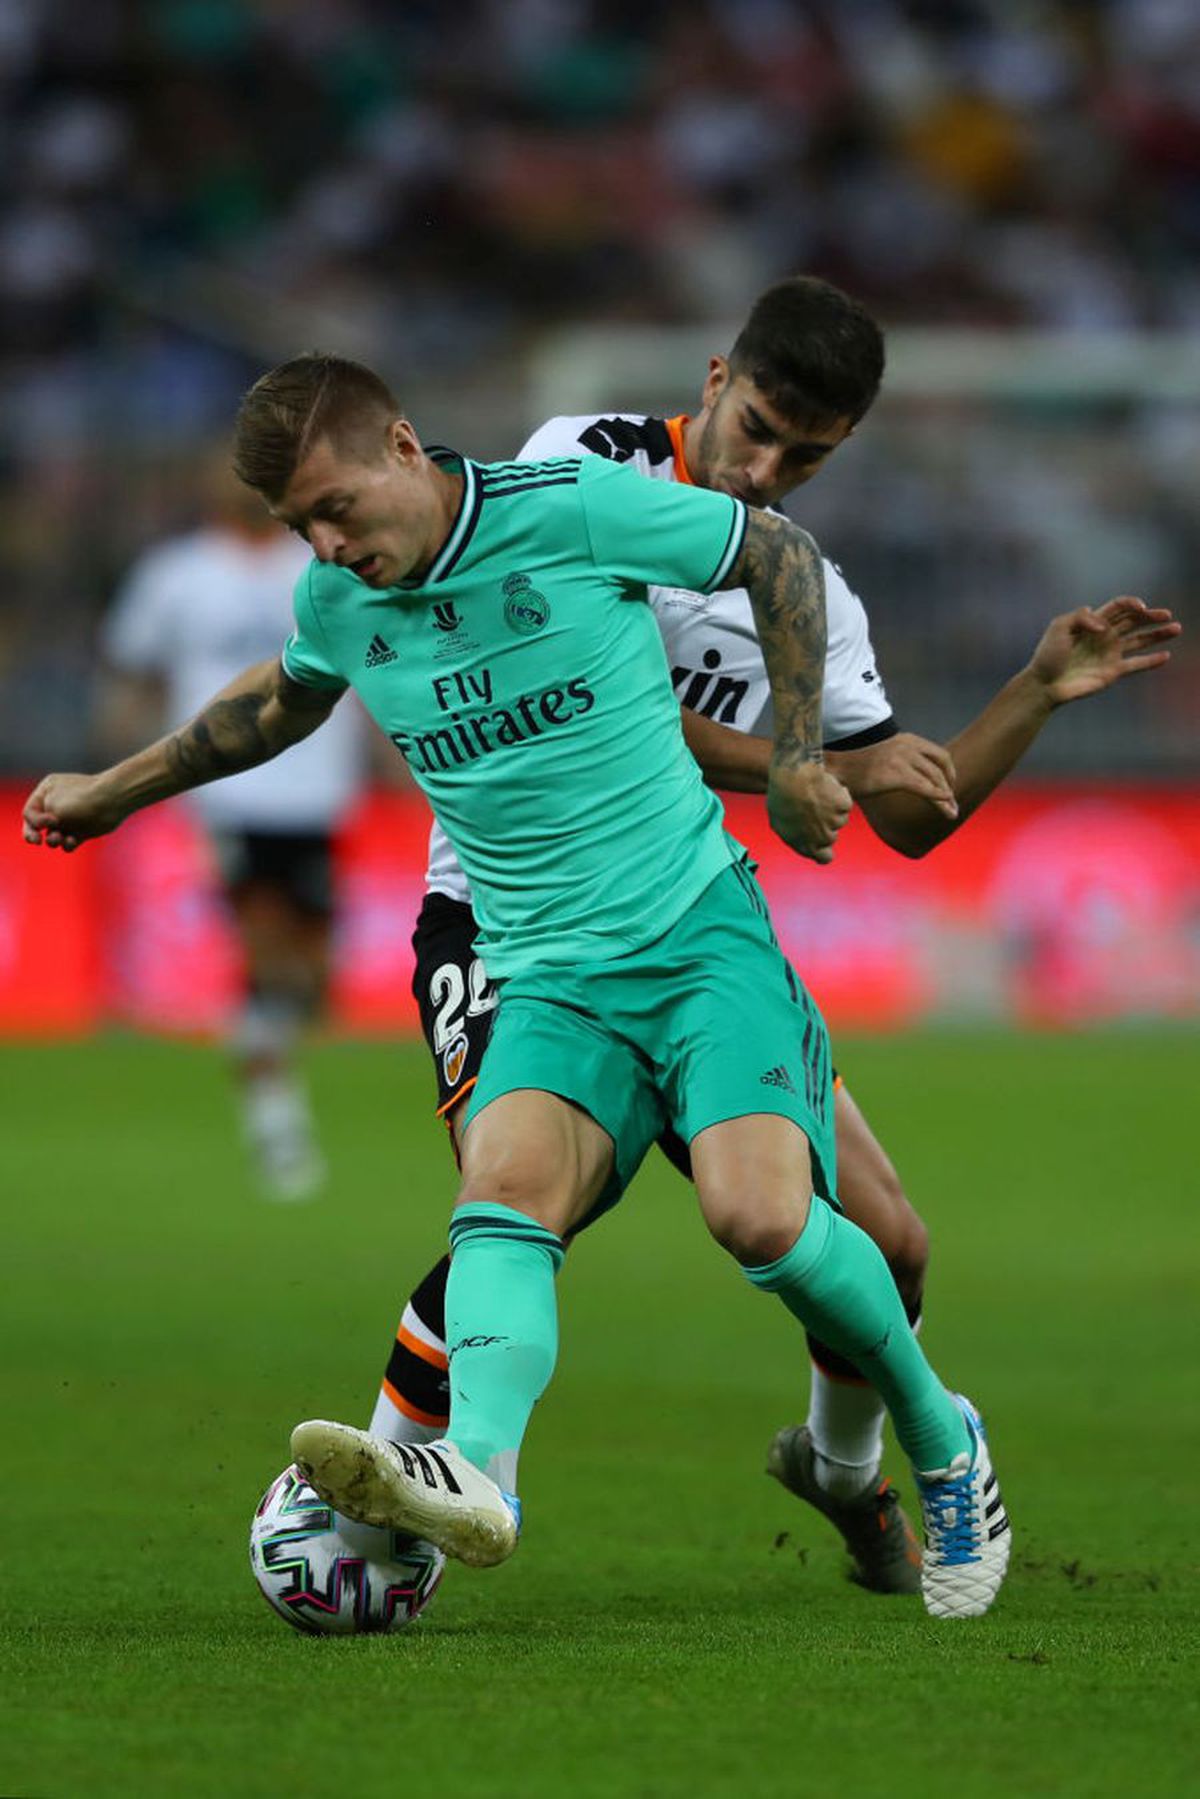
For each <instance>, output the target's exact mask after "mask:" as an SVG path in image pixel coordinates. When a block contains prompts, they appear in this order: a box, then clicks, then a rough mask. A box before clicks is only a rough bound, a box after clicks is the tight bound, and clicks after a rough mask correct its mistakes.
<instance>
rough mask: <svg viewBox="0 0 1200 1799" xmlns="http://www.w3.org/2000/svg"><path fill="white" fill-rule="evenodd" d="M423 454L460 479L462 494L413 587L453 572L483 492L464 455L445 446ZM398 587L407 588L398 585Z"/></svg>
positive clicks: (430, 447) (429, 584)
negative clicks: (446, 529) (438, 544)
mask: <svg viewBox="0 0 1200 1799" xmlns="http://www.w3.org/2000/svg"><path fill="white" fill-rule="evenodd" d="M425 454H426V455H427V456H428V457H429V460H430V461H431V462H436V463H437V465H438V467H439V468H444V469H446V470H447V471H448V472H450V473H452V474H459V475H461V476H462V478H463V490H462V495H461V497H460V499H459V502H458V511H457V512H456V513H455V515H454V522H453V524H452V525H451V526H450V531H449V535H448V536H447V538H446V541H445V543H444V544H443V545H442V547H441V549H440V550H439V551H438V553H437V555H436V556H435V557H434V559H433V561H432V563H431V564H430V566H429V568H428V570H427V572H426V573H425V574H424V575H423V576H422V578H421V579H420V581H415V582H413V583H412V585H413V586H414V587H432V586H434V585H435V584H436V583H437V582H439V581H444V580H446V578H447V577H448V576H449V575H450V574H451V573H452V572H453V570H454V568H455V567H456V565H457V563H458V560H459V558H460V557H461V555H462V553H463V551H464V550H465V549H466V547H467V545H468V543H469V542H470V541H471V535H472V533H473V532H474V530H475V525H476V523H477V521H478V518H479V508H480V506H481V505H482V504H483V490H482V488H481V487H480V483H479V473H478V470H477V469H476V467H475V464H474V463H473V462H471V461H469V460H468V458H467V457H466V456H460V455H459V453H458V451H457V450H450V449H447V448H446V446H445V444H430V445H427V446H426V450H425ZM401 585H402V586H407V585H409V584H408V583H407V582H402V583H401Z"/></svg>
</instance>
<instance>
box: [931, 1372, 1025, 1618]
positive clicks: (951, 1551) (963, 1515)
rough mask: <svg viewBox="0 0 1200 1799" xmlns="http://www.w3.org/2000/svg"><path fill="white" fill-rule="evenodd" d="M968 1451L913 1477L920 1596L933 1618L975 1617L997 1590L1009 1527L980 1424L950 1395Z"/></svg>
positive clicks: (966, 1405) (964, 1404)
mask: <svg viewBox="0 0 1200 1799" xmlns="http://www.w3.org/2000/svg"><path fill="white" fill-rule="evenodd" d="M954 1398H955V1402H956V1404H957V1405H959V1406H960V1407H961V1408H962V1413H963V1416H964V1418H965V1419H966V1421H967V1429H968V1431H969V1432H970V1435H971V1447H970V1449H969V1450H963V1452H962V1453H961V1455H956V1456H955V1458H954V1460H953V1461H952V1462H951V1464H950V1466H949V1467H948V1468H935V1469H931V1470H930V1471H929V1472H928V1473H918V1474H917V1490H918V1492H919V1493H920V1496H921V1513H922V1517H923V1519H924V1523H925V1553H924V1555H923V1556H922V1558H921V1597H922V1599H923V1600H924V1601H925V1610H926V1611H927V1612H928V1613H929V1615H930V1616H931V1617H933V1618H981V1617H982V1616H983V1614H984V1612H986V1611H987V1609H988V1607H989V1606H990V1605H991V1603H992V1600H993V1599H994V1598H995V1597H996V1594H997V1593H998V1592H999V1590H1000V1583H1001V1581H1002V1580H1003V1579H1004V1573H1005V1570H1006V1568H1007V1567H1008V1556H1009V1551H1010V1549H1011V1548H1012V1528H1011V1526H1010V1524H1009V1522H1008V1513H1007V1512H1006V1511H1005V1509H1004V1501H1003V1500H1002V1499H1001V1497H1000V1487H999V1485H998V1483H997V1480H996V1476H995V1474H994V1473H993V1471H992V1461H991V1457H990V1456H989V1455H988V1446H987V1436H986V1435H985V1433H984V1428H983V1420H982V1418H981V1417H980V1416H979V1413H978V1412H977V1411H976V1410H975V1407H974V1406H973V1405H972V1404H971V1402H970V1400H969V1399H964V1398H963V1396H962V1394H961V1393H956V1394H955V1395H954Z"/></svg>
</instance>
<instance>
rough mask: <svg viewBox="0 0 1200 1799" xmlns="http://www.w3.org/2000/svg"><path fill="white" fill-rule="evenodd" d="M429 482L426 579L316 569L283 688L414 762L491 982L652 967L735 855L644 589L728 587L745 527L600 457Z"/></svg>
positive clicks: (704, 499) (452, 468) (453, 466)
mask: <svg viewBox="0 0 1200 1799" xmlns="http://www.w3.org/2000/svg"><path fill="white" fill-rule="evenodd" d="M437 460H438V461H439V464H440V465H441V466H442V467H443V468H445V469H447V470H448V471H449V472H452V473H455V474H457V475H459V476H460V477H461V479H462V483H463V490H462V496H461V501H460V504H459V508H458V512H457V514H456V516H455V519H454V522H453V524H452V526H451V529H450V532H449V534H448V536H447V538H446V542H445V543H444V544H443V546H442V548H441V549H440V551H439V552H438V555H437V556H436V558H435V560H434V562H433V565H432V567H431V568H430V569H429V570H428V571H427V573H426V574H425V575H424V576H423V578H422V579H421V580H420V581H419V582H416V581H414V582H406V583H404V584H402V585H400V586H397V587H393V588H389V589H385V590H381V591H376V590H375V589H373V588H370V587H368V586H367V585H366V584H365V583H364V582H362V581H360V580H359V579H358V577H357V576H355V575H353V574H352V573H350V571H349V570H347V569H343V568H337V567H334V566H332V565H330V564H321V563H317V562H313V563H312V564H310V566H309V569H308V570H307V572H306V574H305V575H304V576H302V578H301V580H300V581H299V583H298V584H297V588H296V594H295V611H296V628H295V631H294V632H293V633H292V635H291V637H290V638H289V639H288V642H287V645H286V646H285V649H284V666H285V668H286V670H287V673H288V674H289V676H291V678H292V679H293V680H296V681H301V682H308V683H310V684H311V685H313V686H316V687H320V688H324V689H326V690H331V689H336V688H338V687H341V686H345V685H352V686H353V687H354V688H355V690H356V691H357V693H358V694H359V695H360V697H361V699H362V701H363V703H364V705H365V706H366V707H367V710H368V711H369V712H370V713H371V714H372V715H373V717H374V718H375V719H376V720H377V722H378V723H379V725H380V726H381V728H382V729H383V730H384V731H385V732H386V734H387V735H388V736H389V737H390V738H391V740H392V742H393V743H394V744H395V745H396V748H397V750H398V751H399V752H400V754H401V755H403V756H404V758H405V761H406V762H407V764H408V767H409V769H410V770H411V772H412V775H413V778H414V779H415V780H416V781H417V783H418V784H419V785H420V787H421V788H422V789H423V790H424V792H425V794H426V795H427V797H428V799H429V801H430V803H431V805H432V806H433V808H434V810H435V812H436V813H437V815H438V818H439V819H440V821H441V823H442V826H443V828H444V829H445V831H446V834H447V835H448V837H449V838H450V841H451V843H452V844H453V845H454V847H455V850H456V851H457V853H458V856H459V859H460V861H461V862H462V865H463V868H464V869H465V871H466V873H467V876H468V879H469V880H470V882H471V888H472V892H473V895H474V899H475V910H476V915H477V917H478V919H479V923H480V938H479V948H480V951H481V953H482V955H483V956H484V959H485V961H486V962H487V966H488V970H489V973H491V974H492V975H493V977H494V978H496V979H501V980H502V979H504V978H506V977H508V976H510V975H513V974H516V973H519V972H525V971H527V970H529V969H532V968H535V967H543V966H546V965H548V964H549V965H553V964H571V963H576V962H579V961H586V960H591V959H607V958H608V957H612V956H618V955H622V954H624V953H626V952H628V951H630V950H633V949H640V948H643V947H644V946H645V945H647V944H649V943H652V942H653V941H654V940H655V939H656V938H657V937H659V936H661V935H662V934H663V932H664V931H666V930H668V929H669V928H670V926H671V925H672V924H673V923H674V922H675V920H676V919H677V918H679V917H681V916H682V914H683V912H684V911H685V910H686V909H687V908H688V906H690V905H691V904H692V902H693V901H694V900H695V899H696V898H697V897H698V896H699V894H700V893H701V892H703V890H704V888H705V887H706V886H707V885H708V883H709V882H710V881H711V880H713V878H714V877H715V876H716V875H717V874H719V873H720V872H721V870H722V869H723V868H725V867H727V866H728V865H729V863H730V861H731V860H733V858H734V857H735V856H736V854H737V853H738V852H737V849H736V846H731V844H730V841H729V839H728V838H727V837H726V834H725V831H724V829H723V824H722V813H721V807H720V803H719V801H718V800H717V798H716V796H715V795H714V794H713V793H712V792H711V791H710V790H709V789H708V788H707V787H705V785H704V783H703V781H702V780H701V778H700V771H699V769H698V768H697V766H696V764H695V762H694V761H693V759H692V757H691V755H690V754H689V752H688V750H687V747H686V745H685V744H684V741H683V732H682V727H681V722H680V713H679V706H678V703H677V701H676V699H675V696H674V694H673V692H672V689H671V681H670V674H669V671H668V667H667V661H666V655H665V652H664V649H663V643H662V638H661V636H660V634H659V631H658V627H657V625H656V624H655V622H654V619H653V617H652V615H651V612H650V608H649V606H648V605H647V604H646V589H647V586H648V585H650V584H654V585H657V586H665V587H679V588H682V589H684V590H687V591H690V592H694V593H695V592H703V593H707V592H712V591H714V590H715V589H717V588H719V587H721V586H722V585H723V584H725V583H726V582H727V580H728V574H729V570H730V568H731V566H732V564H733V562H734V560H735V559H736V557H737V554H738V551H739V549H740V547H741V543H742V539H743V536H744V533H745V528H746V508H745V506H744V505H743V504H742V502H741V501H740V500H736V499H733V498H731V497H730V496H729V495H727V494H718V493H711V492H709V491H707V490H706V489H702V488H693V487H684V486H681V485H678V484H676V483H667V482H658V481H646V480H645V479H644V478H643V477H642V476H641V475H639V474H638V472H637V471H636V470H635V469H633V468H630V467H629V466H627V465H624V464H619V463H611V462H607V461H605V460H604V459H603V458H601V457H596V456H585V457H583V458H581V459H579V460H578V461H576V460H574V459H568V460H563V459H559V460H556V461H553V462H548V463H519V464H514V463H499V464H492V465H477V464H474V463H471V462H469V461H467V460H465V459H463V458H457V457H453V455H452V453H451V452H448V451H440V450H439V451H438V452H437ZM380 640H382V642H383V643H384V644H386V646H387V648H388V650H389V651H390V652H394V653H393V654H391V655H389V656H384V655H383V654H381V653H380V651H379V647H378V645H379V641H380Z"/></svg>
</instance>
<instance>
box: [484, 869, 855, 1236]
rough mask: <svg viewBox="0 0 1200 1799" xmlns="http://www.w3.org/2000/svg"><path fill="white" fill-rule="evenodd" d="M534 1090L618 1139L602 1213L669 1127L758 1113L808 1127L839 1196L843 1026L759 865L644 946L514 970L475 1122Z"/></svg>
mask: <svg viewBox="0 0 1200 1799" xmlns="http://www.w3.org/2000/svg"><path fill="white" fill-rule="evenodd" d="M529 1087H532V1088H535V1089H538V1090H540V1091H542V1092H546V1093H554V1094H557V1095H558V1096H559V1097H560V1098H561V1099H565V1100H569V1101H570V1102H571V1103H572V1104H574V1105H577V1106H580V1107H582V1108H583V1110H584V1111H585V1112H588V1113H590V1114H591V1116H592V1117H593V1118H594V1119H595V1120H596V1122H597V1124H599V1125H600V1126H601V1128H602V1129H603V1130H605V1131H607V1133H608V1135H609V1136H610V1137H611V1138H612V1141H613V1148H614V1155H615V1169H614V1178H613V1180H612V1181H611V1182H610V1184H609V1188H608V1190H607V1191H606V1192H605V1194H604V1195H603V1197H602V1199H601V1201H600V1204H599V1206H598V1207H597V1212H599V1211H602V1210H604V1209H605V1208H607V1207H608V1206H610V1205H612V1204H614V1203H615V1201H616V1200H617V1199H619V1198H620V1196H621V1194H622V1192H623V1191H624V1189H625V1188H626V1187H627V1186H628V1184H629V1182H630V1181H631V1180H632V1179H633V1176H634V1175H635V1174H636V1173H637V1170H638V1168H639V1166H640V1165H641V1162H642V1159H643V1157H644V1156H645V1154H646V1151H647V1150H648V1149H649V1148H650V1145H651V1144H652V1143H654V1142H655V1140H656V1139H657V1138H658V1137H659V1136H661V1134H662V1132H663V1130H664V1128H665V1127H667V1126H668V1125H669V1126H672V1127H673V1128H674V1129H675V1131H677V1132H678V1134H679V1136H680V1137H682V1138H683V1140H684V1142H685V1143H690V1142H691V1140H692V1138H693V1137H695V1136H696V1135H697V1133H698V1132H700V1131H702V1130H705V1129H706V1128H707V1127H708V1126H709V1125H710V1124H721V1123H723V1122H724V1121H725V1120H726V1119H730V1118H742V1117H745V1116H746V1115H747V1114H748V1113H752V1112H771V1113H775V1114H777V1115H779V1116H781V1117H784V1118H790V1119H792V1120H793V1122H794V1123H795V1124H797V1125H799V1127H800V1129H801V1130H802V1131H803V1132H804V1135H805V1136H806V1137H807V1138H808V1142H809V1147H810V1150H811V1152H812V1161H813V1182H814V1185H815V1187H816V1190H817V1192H818V1193H820V1194H821V1195H823V1197H825V1198H827V1199H830V1200H832V1201H833V1202H834V1204H836V1203H837V1201H836V1160H835V1155H834V1138H833V1088H832V1078H831V1064H830V1054H829V1037H828V1034H827V1032H826V1030H825V1025H824V1021H823V1020H822V1018H821V1015H820V1013H819V1012H818V1011H817V1008H816V1006H815V1005H814V1004H813V1001H812V999H811V998H810V997H809V994H808V992H807V990H806V989H805V987H804V984H803V983H802V981H801V980H800V978H799V976H798V975H797V974H796V973H795V971H794V970H793V969H792V967H791V965H790V964H789V963H788V961H787V959H786V957H785V956H784V955H783V952H782V951H781V949H780V948H779V945H778V943H777V942H776V941H775V933H774V931H773V930H772V928H771V921H770V917H769V915H768V913H767V905H766V901H765V900H764V898H763V896H762V891H761V889H760V888H759V885H758V882H757V881H756V880H755V879H754V876H753V874H752V873H751V871H750V868H749V867H748V866H747V865H746V864H745V863H735V864H733V865H732V866H731V867H729V868H726V869H724V870H723V871H722V872H721V873H720V874H719V875H718V876H717V877H716V878H715V880H713V881H712V882H710V884H709V885H708V887H706V888H705V890H704V892H703V893H702V894H701V895H700V897H699V899H698V900H696V901H695V903H694V904H693V905H692V906H690V907H689V908H688V910H687V911H686V912H685V913H684V914H683V917H682V918H680V919H678V920H677V921H676V923H675V924H673V925H672V926H671V928H670V930H669V931H667V932H665V933H664V934H663V936H661V937H659V938H658V939H657V940H656V941H655V942H654V943H651V944H648V945H647V946H646V947H645V948H644V949H640V950H637V951H635V952H633V953H632V954H629V955H623V956H617V957H613V958H611V959H610V960H606V961H602V962H582V963H575V964H572V965H571V966H569V967H562V968H555V967H547V968H545V969H542V970H539V971H537V972H536V973H532V974H524V975H515V976H513V977H512V978H511V979H510V980H507V981H505V982H504V984H503V986H502V988H501V990H500V1005H499V1009H498V1010H497V1013H496V1018H495V1023H494V1025H493V1028H492V1034H491V1037H490V1039H489V1041H488V1046H487V1050H486V1052H485V1054H484V1058H483V1065H482V1067H481V1069H480V1072H479V1079H478V1081H477V1082H476V1084H475V1088H474V1090H473V1092H472V1094H471V1098H470V1102H469V1105H468V1108H467V1117H466V1122H467V1123H468V1124H469V1123H470V1121H471V1119H472V1118H474V1117H475V1115H476V1114H477V1113H478V1112H481V1111H482V1110H483V1108H484V1107H485V1106H487V1105H490V1104H491V1102H492V1100H494V1099H498V1098H499V1097H500V1095H501V1094H504V1093H511V1092H513V1091H515V1090H516V1089H518V1088H529ZM594 1215H595V1214H593V1216H594Z"/></svg>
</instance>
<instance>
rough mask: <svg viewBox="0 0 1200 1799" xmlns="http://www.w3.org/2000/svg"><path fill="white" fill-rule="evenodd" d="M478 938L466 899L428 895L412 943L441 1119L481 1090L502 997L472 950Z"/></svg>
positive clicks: (415, 987) (418, 998)
mask: <svg viewBox="0 0 1200 1799" xmlns="http://www.w3.org/2000/svg"><path fill="white" fill-rule="evenodd" d="M478 933H479V926H478V925H477V924H476V922H475V914H474V912H473V911H472V910H471V908H470V906H469V905H468V904H467V903H466V901H465V900H456V899H451V898H450V896H449V894H447V893H427V894H426V895H425V900H424V904H423V905H422V907H421V910H420V912H419V913H418V915H417V928H416V930H415V931H414V932H413V940H412V943H413V952H414V954H415V956H416V959H417V965H416V968H415V970H414V972H413V996H414V998H415V999H416V1002H417V1009H418V1011H419V1012H420V1014H421V1029H422V1030H423V1031H424V1033H425V1041H426V1043H427V1044H428V1045H429V1053H430V1055H431V1056H432V1057H433V1065H434V1068H435V1070H436V1072H437V1095H438V1104H437V1110H438V1116H439V1117H444V1116H445V1115H446V1114H447V1113H449V1112H451V1111H453V1109H454V1107H455V1106H456V1105H457V1104H458V1102H459V1100H460V1099H463V1098H465V1096H466V1095H467V1094H468V1093H469V1092H470V1090H471V1088H472V1087H473V1086H474V1085H475V1080H476V1077H477V1076H478V1074H479V1065H480V1063H481V1062H482V1061H483V1052H484V1050H485V1049H486V1048H487V1040H488V1037H489V1036H490V1035H491V1030H492V1018H493V1016H494V1014H495V1010H496V1003H497V1000H498V998H499V995H498V994H497V992H496V989H495V988H494V987H493V986H492V984H491V982H490V981H489V980H488V978H487V975H486V973H485V972H484V967H483V963H482V962H481V961H480V960H479V957H478V956H477V955H476V954H475V951H474V950H473V949H472V947H471V945H472V943H473V942H474V940H475V938H476V936H477V935H478Z"/></svg>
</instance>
